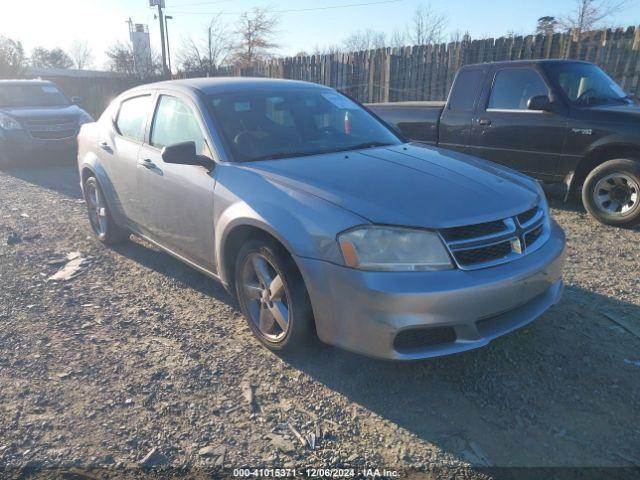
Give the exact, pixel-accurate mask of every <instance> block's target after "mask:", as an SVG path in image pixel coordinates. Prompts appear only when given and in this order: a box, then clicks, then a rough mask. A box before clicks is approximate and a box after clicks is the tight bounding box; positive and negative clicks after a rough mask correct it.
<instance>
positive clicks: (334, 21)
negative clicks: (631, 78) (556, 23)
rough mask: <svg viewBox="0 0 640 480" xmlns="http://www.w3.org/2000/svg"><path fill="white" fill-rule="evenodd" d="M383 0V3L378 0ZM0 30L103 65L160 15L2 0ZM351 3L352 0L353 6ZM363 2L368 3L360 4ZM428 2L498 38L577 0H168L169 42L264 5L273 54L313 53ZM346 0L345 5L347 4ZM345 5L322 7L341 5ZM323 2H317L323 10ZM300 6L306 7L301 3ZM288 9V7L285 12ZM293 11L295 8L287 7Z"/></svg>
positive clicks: (139, 3)
mask: <svg viewBox="0 0 640 480" xmlns="http://www.w3.org/2000/svg"><path fill="white" fill-rule="evenodd" d="M383 2H384V3H383ZM3 3H4V5H3V9H2V15H0V35H3V36H6V37H10V38H13V39H17V40H21V41H22V43H23V45H24V46H25V49H26V51H27V54H28V53H29V52H30V51H31V49H32V48H33V47H36V46H45V47H47V48H53V47H61V48H63V49H68V48H69V47H70V45H71V44H72V43H73V42H74V40H86V41H87V42H88V43H89V45H90V47H91V49H92V51H93V56H94V62H93V67H95V68H97V69H101V68H103V67H104V63H105V60H106V57H105V55H104V51H105V50H106V49H107V48H108V47H109V45H111V44H113V43H114V42H115V41H118V40H119V41H123V42H126V41H128V38H129V37H128V26H127V24H126V21H127V20H128V19H129V18H131V19H132V20H133V22H134V23H146V24H148V25H149V32H150V35H151V43H152V48H154V50H156V51H158V52H159V51H160V33H159V27H158V21H157V20H154V13H155V11H156V9H155V8H152V7H149V0H58V1H51V0H3ZM354 4H355V5H354ZM363 4H369V5H363ZM426 4H430V5H431V7H432V9H433V10H436V11H438V12H440V13H443V14H445V15H446V17H447V18H448V22H447V28H446V31H447V39H448V37H449V35H450V34H452V33H453V32H456V31H460V32H465V31H469V32H470V34H471V36H472V37H473V38H477V37H497V36H501V35H504V34H506V33H507V32H516V33H518V34H529V33H532V31H533V30H534V29H535V25H536V20H537V19H538V18H539V17H541V16H543V15H551V16H556V17H559V16H562V15H563V14H567V13H570V12H571V11H572V10H574V8H575V4H576V2H575V0H485V1H479V0H431V1H428V0H326V1H320V0H267V1H259V0H166V9H165V13H166V14H168V15H172V16H173V17H174V18H173V19H172V20H170V21H169V22H170V23H169V33H170V47H171V52H172V56H175V54H176V52H177V50H179V49H180V45H181V44H182V43H183V42H184V41H185V39H188V38H189V37H192V38H194V39H196V40H197V39H198V38H200V37H202V36H203V30H204V25H205V24H207V23H208V22H209V19H210V18H211V17H212V16H214V15H218V14H220V16H221V18H222V19H223V21H225V23H228V24H229V26H230V30H233V25H234V23H235V22H236V21H237V19H238V17H239V15H240V14H241V13H242V12H244V11H247V10H250V9H252V8H254V7H268V8H270V9H271V10H272V11H274V12H276V11H284V12H281V13H278V14H277V15H278V17H279V18H280V21H279V25H278V32H277V36H276V40H277V42H278V44H279V49H278V50H277V51H276V52H275V53H277V54H278V55H283V56H286V55H294V54H296V53H297V52H300V51H307V52H311V51H313V50H314V47H316V46H327V45H335V44H339V43H340V42H341V40H343V39H344V38H345V37H347V36H348V35H349V34H351V33H353V32H354V31H357V30H364V29H367V28H369V29H374V30H377V31H383V32H386V33H388V34H391V33H392V32H393V31H394V30H396V29H403V28H404V27H405V26H406V25H407V23H408V22H409V21H410V19H411V16H412V14H413V12H414V11H415V9H416V8H417V7H418V6H419V5H426ZM348 5H351V6H348ZM343 6H344V8H328V7H343ZM321 8H322V9H321ZM305 9H306V10H305ZM311 9H313V10H311ZM286 10H289V11H288V12H287V11H286ZM293 10H295V11H293ZM607 23H608V24H610V25H620V26H629V25H639V24H640V0H630V1H629V2H628V6H627V8H626V9H625V10H624V11H622V12H619V13H617V14H615V15H614V16H612V17H610V18H609V19H607Z"/></svg>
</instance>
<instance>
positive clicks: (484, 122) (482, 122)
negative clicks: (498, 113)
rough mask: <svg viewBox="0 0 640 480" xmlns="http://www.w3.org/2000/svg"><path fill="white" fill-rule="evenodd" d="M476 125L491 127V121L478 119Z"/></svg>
mask: <svg viewBox="0 0 640 480" xmlns="http://www.w3.org/2000/svg"><path fill="white" fill-rule="evenodd" d="M478 125H485V126H489V125H491V120H490V119H489V118H480V119H478Z"/></svg>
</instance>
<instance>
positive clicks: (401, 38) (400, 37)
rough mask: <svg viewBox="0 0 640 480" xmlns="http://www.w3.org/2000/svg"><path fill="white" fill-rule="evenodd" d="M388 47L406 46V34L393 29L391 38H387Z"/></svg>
mask: <svg viewBox="0 0 640 480" xmlns="http://www.w3.org/2000/svg"><path fill="white" fill-rule="evenodd" d="M387 43H388V46H389V47H393V48H400V47H403V46H404V45H406V44H407V34H406V32H403V31H402V30H400V29H397V28H396V29H395V30H394V31H393V32H392V33H391V36H390V37H389V41H388V42H387Z"/></svg>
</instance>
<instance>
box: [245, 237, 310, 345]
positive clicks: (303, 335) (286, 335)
mask: <svg viewBox="0 0 640 480" xmlns="http://www.w3.org/2000/svg"><path fill="white" fill-rule="evenodd" d="M235 289H236V294H237V297H238V301H239V303H240V309H241V310H242V313H243V314H244V316H245V318H246V320H247V323H248V324H249V327H250V328H251V331H252V332H253V334H254V335H255V336H256V337H257V338H258V339H259V340H260V341H261V342H262V343H263V344H264V345H266V346H267V347H268V348H269V349H271V350H276V351H281V352H291V351H294V350H297V349H298V348H299V347H301V346H303V345H304V344H305V343H306V342H307V340H308V339H309V338H310V337H311V333H312V330H313V314H312V310H311V302H310V300H309V295H308V293H307V289H306V287H305V285H304V281H303V279H302V275H301V274H300V272H299V271H298V268H297V267H296V265H295V263H294V262H293V260H292V259H291V257H290V256H289V254H288V253H287V252H286V251H284V249H283V248H281V247H280V246H278V245H275V244H273V243H271V242H265V241H262V240H251V241H249V242H247V243H246V244H245V245H244V246H243V247H242V249H241V250H240V253H239V254H238V258H237V261H236V267H235Z"/></svg>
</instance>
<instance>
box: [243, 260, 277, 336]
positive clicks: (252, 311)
mask: <svg viewBox="0 0 640 480" xmlns="http://www.w3.org/2000/svg"><path fill="white" fill-rule="evenodd" d="M242 289H243V292H242V295H243V296H244V299H245V301H246V305H247V310H248V312H249V316H250V318H251V321H252V322H253V324H254V325H255V327H256V329H257V330H258V332H259V333H260V335H262V336H264V337H265V338H266V339H267V340H269V341H271V342H279V341H280V340H282V339H283V338H284V337H285V336H286V335H287V332H288V331H289V303H288V299H287V294H286V290H285V286H284V283H283V280H282V275H281V274H279V273H278V272H277V270H276V269H275V267H274V266H273V264H272V263H271V262H270V261H269V260H268V259H267V258H266V257H265V256H264V255H262V254H260V253H257V252H254V253H251V254H249V255H247V257H246V258H245V261H244V265H243V268H242Z"/></svg>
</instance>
